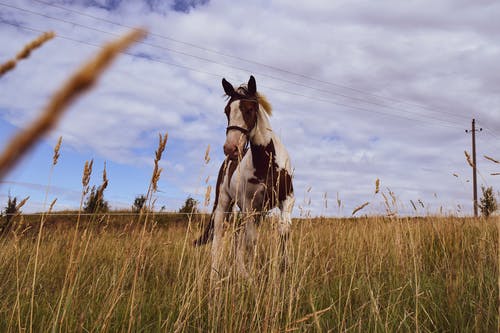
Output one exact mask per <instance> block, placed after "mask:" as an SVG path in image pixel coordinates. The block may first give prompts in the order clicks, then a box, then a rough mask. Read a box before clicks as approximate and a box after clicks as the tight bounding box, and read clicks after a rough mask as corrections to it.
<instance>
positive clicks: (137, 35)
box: [0, 29, 146, 179]
mask: <svg viewBox="0 0 500 333" xmlns="http://www.w3.org/2000/svg"><path fill="white" fill-rule="evenodd" d="M145 34H146V32H145V31H144V30H142V29H135V30H132V31H131V32H129V33H128V34H126V35H125V36H123V37H121V38H120V39H118V40H116V41H113V42H110V43H108V44H107V45H105V46H104V47H103V48H102V50H101V51H100V52H99V53H98V54H97V56H96V57H95V58H94V59H92V60H90V61H89V62H87V63H86V64H85V65H83V67H81V68H80V69H79V70H78V71H77V72H76V73H75V74H73V76H71V77H70V78H69V80H68V81H67V82H66V83H65V84H64V86H63V87H62V88H61V89H60V90H59V91H57V92H56V93H55V94H54V96H53V97H52V99H51V100H50V102H49V104H48V105H47V106H46V107H45V109H44V110H43V112H42V114H41V115H40V116H39V117H38V119H36V120H35V121H34V122H33V123H32V124H31V125H29V126H28V127H27V128H26V129H25V130H23V131H21V132H20V133H18V134H17V135H16V136H14V138H12V139H11V141H10V142H9V143H8V144H7V146H6V148H5V149H4V151H3V152H2V154H1V155H0V179H2V178H3V177H4V175H5V174H6V173H7V171H8V170H9V169H11V168H12V167H13V166H14V165H15V164H16V162H17V161H19V159H20V158H21V156H23V155H24V154H25V153H26V152H27V151H28V150H29V149H30V148H31V147H32V146H33V145H34V143H35V142H37V141H38V140H39V139H40V138H41V137H42V136H43V135H44V134H45V133H47V132H48V131H49V130H50V129H52V128H53V127H54V126H55V125H56V124H57V122H58V121H59V119H60V118H61V115H62V114H63V113H64V111H65V110H66V108H67V107H68V106H69V105H70V104H71V102H73V101H74V100H75V99H76V98H77V97H78V96H80V95H81V94H82V93H84V92H85V91H87V90H88V89H90V88H91V87H92V86H94V85H95V83H96V82H97V79H98V78H99V77H100V75H101V74H102V73H103V71H104V70H105V69H106V68H107V67H108V66H109V65H110V64H111V62H112V61H113V60H114V59H115V58H116V57H117V55H118V54H119V53H121V52H122V51H123V50H125V49H126V48H127V47H129V46H130V45H131V44H132V43H134V42H136V41H137V40H139V39H141V38H143V37H144V36H145Z"/></svg>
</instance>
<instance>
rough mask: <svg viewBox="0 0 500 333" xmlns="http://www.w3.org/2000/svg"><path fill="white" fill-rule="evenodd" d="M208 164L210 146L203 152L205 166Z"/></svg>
mask: <svg viewBox="0 0 500 333" xmlns="http://www.w3.org/2000/svg"><path fill="white" fill-rule="evenodd" d="M208 162H210V144H208V146H207V150H205V164H208Z"/></svg>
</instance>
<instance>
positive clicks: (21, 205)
mask: <svg viewBox="0 0 500 333" xmlns="http://www.w3.org/2000/svg"><path fill="white" fill-rule="evenodd" d="M29 198H30V197H29V196H27V197H26V198H24V199H23V200H21V202H20V203H19V204H18V205H17V206H16V211H19V210H20V209H21V207H23V206H24V205H25V204H26V202H28V200H29Z"/></svg>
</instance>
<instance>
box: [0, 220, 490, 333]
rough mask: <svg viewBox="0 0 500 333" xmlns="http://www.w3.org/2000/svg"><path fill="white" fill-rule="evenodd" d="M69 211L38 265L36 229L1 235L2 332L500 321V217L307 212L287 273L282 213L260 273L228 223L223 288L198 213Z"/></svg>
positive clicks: (437, 325) (449, 327)
mask: <svg viewBox="0 0 500 333" xmlns="http://www.w3.org/2000/svg"><path fill="white" fill-rule="evenodd" d="M67 219H68V220H67V223H66V225H65V226H64V227H61V225H62V224H63V223H64V221H60V222H59V223H57V224H52V225H50V226H47V228H46V229H45V230H44V231H43V235H42V237H41V241H40V243H39V249H38V263H37V272H36V274H34V267H35V257H36V253H37V232H30V231H28V232H26V233H25V234H24V235H23V234H21V233H20V231H18V232H16V233H12V234H11V235H9V236H8V237H4V238H3V239H1V240H0V258H2V260H1V261H0V295H2V297H1V299H0V331H2V332H12V331H26V330H30V331H35V332H43V331H49V330H53V331H71V332H75V331H81V332H84V331H103V330H104V331H159V330H162V331H218V332H220V331H231V332H254V331H264V332H268V331H273V332H274V331H276V332H277V331H285V332H286V331H356V332H367V331H384V332H396V331H412V332H414V331H426V332H427V331H430V332H467V331H474V332H495V331H497V329H498V306H499V304H498V298H499V296H498V284H497V283H498V231H497V225H496V224H495V222H493V220H490V221H485V220H481V219H468V218H455V217H428V218H379V217H367V218H357V219H299V220H295V221H294V227H293V231H292V238H291V242H290V243H289V249H288V250H289V254H290V257H291V260H290V264H289V266H288V268H287V269H286V270H285V271H284V272H283V273H282V272H281V271H280V267H279V263H280V261H279V251H278V247H277V244H278V242H277V233H276V232H275V230H274V223H275V221H273V218H272V217H270V218H268V219H267V220H266V221H265V222H264V223H263V225H262V226H261V228H260V233H259V239H258V247H257V250H256V252H255V256H254V258H253V261H252V262H253V264H252V266H251V268H250V272H251V276H252V278H251V279H246V278H243V277H241V276H239V275H238V273H237V271H236V269H235V261H234V258H233V257H234V256H233V246H232V245H231V243H232V241H233V237H232V232H231V227H229V228H228V231H227V235H226V237H225V239H226V244H225V254H224V258H225V264H224V267H223V270H222V271H221V272H220V280H219V281H217V283H214V284H212V285H211V283H210V279H209V276H210V272H209V271H210V251H209V247H202V248H194V247H192V245H191V241H192V240H193V239H194V237H195V235H196V234H197V232H198V230H197V229H198V224H199V223H198V222H199V221H197V220H196V219H195V218H193V219H192V220H190V221H186V222H183V223H162V224H155V223H154V221H155V219H156V218H155V217H152V218H151V219H149V220H150V223H149V224H148V225H146V228H143V226H144V225H143V224H142V223H138V222H136V221H134V220H130V223H125V224H123V225H122V227H119V228H111V227H109V225H111V224H113V221H112V220H108V221H107V222H106V220H105V219H99V218H98V216H97V215H96V216H95V218H91V219H90V221H86V222H82V221H80V226H79V229H78V230H77V229H76V217H73V218H70V217H68V218H67ZM122 222H123V218H122ZM35 229H36V228H35ZM34 276H36V278H35V280H34Z"/></svg>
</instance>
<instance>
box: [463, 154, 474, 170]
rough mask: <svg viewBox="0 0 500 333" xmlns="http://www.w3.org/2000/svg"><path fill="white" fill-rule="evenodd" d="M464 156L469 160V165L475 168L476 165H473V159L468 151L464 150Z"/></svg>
mask: <svg viewBox="0 0 500 333" xmlns="http://www.w3.org/2000/svg"><path fill="white" fill-rule="evenodd" d="M464 154H465V158H466V159H467V163H469V165H470V167H471V168H473V167H474V163H472V159H471V157H470V155H469V153H468V152H467V150H464Z"/></svg>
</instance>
